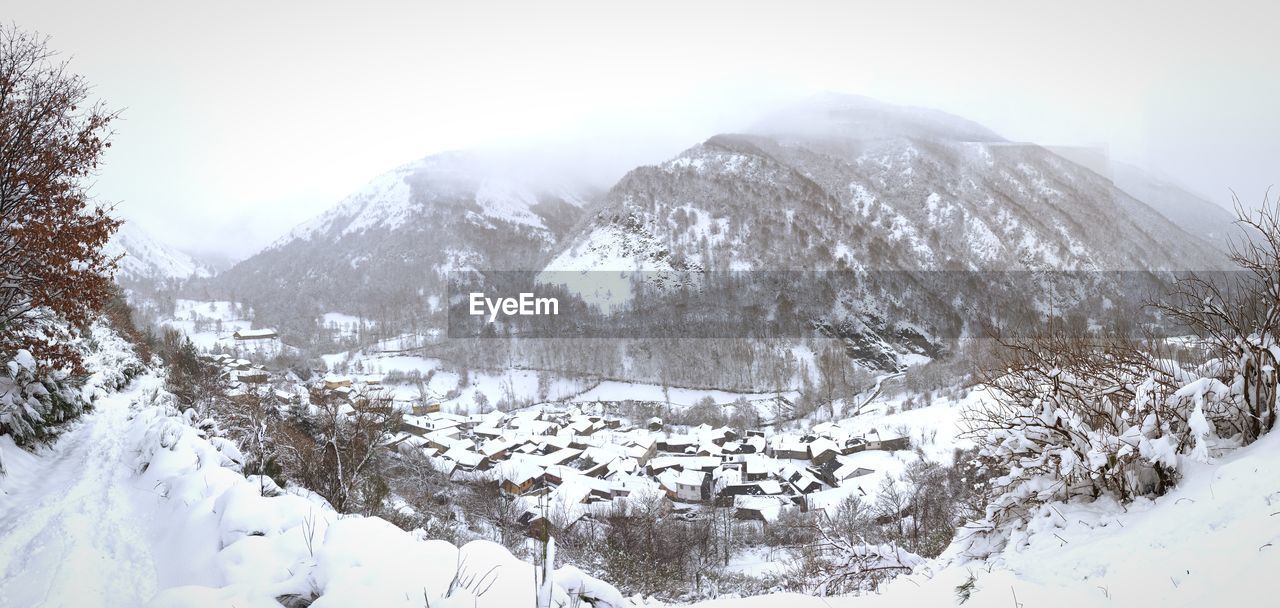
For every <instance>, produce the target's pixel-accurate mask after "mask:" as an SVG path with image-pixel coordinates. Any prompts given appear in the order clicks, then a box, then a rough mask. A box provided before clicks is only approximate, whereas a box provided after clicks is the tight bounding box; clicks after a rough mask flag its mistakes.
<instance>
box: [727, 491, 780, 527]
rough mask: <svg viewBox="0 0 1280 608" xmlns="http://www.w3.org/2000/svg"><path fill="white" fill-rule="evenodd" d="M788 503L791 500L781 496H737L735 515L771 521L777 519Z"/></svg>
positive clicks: (734, 499)
mask: <svg viewBox="0 0 1280 608" xmlns="http://www.w3.org/2000/svg"><path fill="white" fill-rule="evenodd" d="M788 504H790V501H788V500H787V499H786V498H783V497H781V496H735V497H733V516H734V518H735V519H745V520H750V521H762V522H765V523H771V522H774V521H777V519H778V516H780V515H782V509H783V507H785V506H787V505H788Z"/></svg>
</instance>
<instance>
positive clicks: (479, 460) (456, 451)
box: [444, 445, 491, 471]
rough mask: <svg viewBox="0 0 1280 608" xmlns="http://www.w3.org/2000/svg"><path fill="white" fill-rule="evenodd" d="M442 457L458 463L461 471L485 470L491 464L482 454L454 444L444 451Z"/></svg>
mask: <svg viewBox="0 0 1280 608" xmlns="http://www.w3.org/2000/svg"><path fill="white" fill-rule="evenodd" d="M444 457H445V458H448V459H450V460H452V461H454V462H456V463H458V468H459V469H462V470H463V471H485V470H488V469H489V466H490V465H491V463H490V461H489V459H488V458H486V457H485V455H484V454H481V453H479V452H474V451H472V450H469V449H467V448H465V447H463V446H460V445H458V446H454V447H453V448H450V449H449V451H447V452H445V453H444Z"/></svg>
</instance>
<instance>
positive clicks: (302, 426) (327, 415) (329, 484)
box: [276, 389, 401, 512]
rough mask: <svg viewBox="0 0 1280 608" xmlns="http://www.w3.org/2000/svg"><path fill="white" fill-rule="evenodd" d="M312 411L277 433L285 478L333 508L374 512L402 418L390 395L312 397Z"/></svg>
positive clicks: (321, 394)
mask: <svg viewBox="0 0 1280 608" xmlns="http://www.w3.org/2000/svg"><path fill="white" fill-rule="evenodd" d="M311 401H312V404H313V406H314V412H305V413H301V414H299V415H297V416H295V417H293V418H292V419H286V420H285V421H284V422H283V423H282V424H281V425H280V428H279V429H278V431H277V432H276V437H277V441H278V443H279V449H280V452H279V457H280V460H281V464H282V466H283V467H284V472H285V474H286V475H289V476H290V477H293V478H295V479H297V480H299V481H301V482H302V484H303V485H304V486H306V487H308V488H311V489H313V490H315V491H316V492H318V493H319V494H320V495H321V496H323V497H324V498H325V499H326V500H328V501H329V503H330V504H332V505H333V507H334V509H337V510H338V511H339V512H348V511H349V510H350V509H352V508H357V507H364V508H367V509H376V508H377V507H378V506H379V505H377V504H375V503H377V502H379V501H380V499H381V496H379V494H380V493H382V494H385V491H386V488H385V483H379V482H380V472H381V469H382V467H383V465H384V464H385V462H384V461H385V459H386V457H387V455H388V451H387V448H386V440H387V438H388V436H389V435H390V434H391V433H394V432H395V431H396V430H397V429H399V427H400V421H401V416H400V414H399V413H398V412H396V411H395V408H394V407H392V401H391V397H390V396H389V395H381V394H374V395H368V396H359V397H356V398H353V399H347V398H345V397H342V396H340V395H337V394H334V393H329V392H325V391H324V390H323V389H321V390H316V391H313V392H312V395H311ZM379 488H381V492H379Z"/></svg>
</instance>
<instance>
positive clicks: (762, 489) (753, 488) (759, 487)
mask: <svg viewBox="0 0 1280 608" xmlns="http://www.w3.org/2000/svg"><path fill="white" fill-rule="evenodd" d="M781 495H782V484H779V483H778V482H777V481H772V480H771V481H764V482H759V483H739V484H732V485H727V486H725V487H723V488H721V489H720V492H719V494H717V497H716V504H718V505H720V506H725V507H727V506H730V505H733V504H734V500H735V497H737V496H781Z"/></svg>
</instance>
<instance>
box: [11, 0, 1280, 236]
mask: <svg viewBox="0 0 1280 608" xmlns="http://www.w3.org/2000/svg"><path fill="white" fill-rule="evenodd" d="M1052 4H1053V6H1050V3H1042V2H1025V1H1020V2H1015V1H1010V2H981V1H976V2H954V1H946V2H910V1H894V2H886V1H883V0H877V1H874V2H855V1H848V0H843V1H837V0H832V1H826V2H796V1H791V2H770V3H764V2H762V3H753V2H743V1H741V0H739V1H735V2H723V3H722V2H708V1H699V2H657V1H653V0H648V1H645V2H634V3H626V4H624V3H622V2H602V1H593V2H580V3H579V2H572V3H570V2H554V1H541V2H529V1H518V2H494V1H489V2H486V1H478V2H476V1H472V2H457V1H450V2H384V1H368V0H364V1H361V2H288V1H280V0H275V1H272V2H262V1H255V2H242V1H231V2H227V1H222V2H204V3H193V2H100V1H98V0H80V1H76V2H64V1H59V0H40V1H38V2H31V1H22V2H14V1H13V0H0V15H3V16H4V18H5V19H11V20H13V21H14V22H15V23H17V24H18V25H19V26H20V27H23V28H27V29H34V30H38V31H40V32H42V33H45V34H49V35H51V36H52V45H53V46H54V47H55V48H57V49H60V50H62V51H63V52H65V53H66V54H68V55H71V56H72V58H73V63H72V66H73V68H74V69H75V70H76V71H78V72H79V73H81V74H84V75H85V76H86V77H87V78H88V79H89V80H90V81H91V82H92V83H94V85H95V86H96V92H97V93H98V94H99V95H100V96H101V97H103V98H105V99H106V100H107V101H108V102H109V103H110V104H112V105H114V106H116V107H122V108H124V115H123V116H124V118H123V120H122V121H120V122H119V124H117V125H116V131H117V134H116V137H115V140H114V144H115V147H114V148H113V149H112V150H111V152H110V153H109V155H108V157H107V159H106V164H105V166H104V168H103V170H102V173H101V175H100V177H99V178H98V182H97V185H96V188H95V192H96V193H97V195H98V196H99V197H100V198H102V199H105V200H109V201H118V202H119V203H120V204H119V207H118V209H119V211H120V213H121V214H122V215H124V216H125V217H127V218H129V219H132V220H134V221H136V222H137V223H139V224H140V225H142V227H143V228H145V229H146V230H148V231H150V232H151V233H152V234H153V235H154V236H156V237H157V238H159V239H160V240H162V241H164V242H168V243H170V244H173V245H176V246H178V247H180V248H183V249H186V250H189V251H195V252H202V253H208V252H223V253H226V254H230V255H234V256H237V257H243V256H245V255H248V254H251V253H253V252H254V251H256V250H257V249H258V248H260V247H261V246H263V245H265V244H267V243H269V242H270V241H272V240H274V239H275V238H277V237H279V236H280V235H281V234H283V233H284V232H286V231H287V230H288V229H289V228H290V227H292V226H293V225H295V224H297V223H300V222H302V221H304V220H306V219H307V218H309V217H311V216H313V215H316V214H318V213H320V212H322V211H323V210H325V209H326V208H328V207H329V206H331V205H333V204H334V203H336V202H337V201H338V200H339V199H341V198H342V197H343V196H344V195H345V194H347V193H349V192H350V191H352V190H354V189H356V188H358V187H359V186H360V185H362V184H363V183H364V182H365V181H367V180H368V179H370V178H372V177H373V176H375V175H377V174H379V173H382V172H384V171H386V170H388V169H391V168H393V167H395V166H396V165H399V164H401V163H403V162H406V161H409V160H413V159H416V158H420V157H422V156H425V155H427V154H429V153H432V152H438V151H442V150H448V149H456V148H468V147H476V146H493V145H508V146H509V145H514V146H523V147H525V148H534V147H539V148H540V147H547V148H548V149H553V153H552V154H551V156H552V157H557V158H563V159H575V158H576V159H582V161H583V162H584V163H585V164H587V165H588V166H589V168H590V169H591V171H592V172H593V174H595V175H608V174H610V173H611V172H618V171H622V170H623V169H625V168H626V167H629V166H631V165H634V164H638V163H642V162H654V161H657V160H661V159H662V158H663V157H665V156H668V155H670V154H673V153H675V152H677V151H679V150H681V149H683V148H685V147H687V146H688V145H691V144H693V143H696V142H697V141H700V140H701V139H704V138H705V137H707V136H709V135H711V134H714V133H716V132H721V131H731V130H735V129H738V128H742V127H743V126H745V125H748V124H750V123H751V122H753V120H754V118H756V117H757V116H758V115H759V114H762V113H764V112H765V111H766V110H768V109H769V108H772V107H775V106H776V105H779V104H781V103H784V102H786V101H788V100H791V99H794V98H798V97H801V96H804V95H807V94H811V93H814V92H819V91H839V92H848V93H856V94H862V95H867V96H871V97H875V98H879V99H881V100H884V101H889V102H895V103H905V104H911V105H920V106H927V107H934V108H938V109H942V110H946V111H949V112H952V113H955V114H959V115H961V116H964V117H966V118H969V119H972V120H975V121H977V122H979V123H982V124H984V125H986V126H988V127H990V128H992V129H994V130H995V131H997V132H999V133H1000V134H1002V135H1004V136H1005V137H1007V138H1010V139H1014V140H1019V141H1032V142H1036V143H1041V144H1049V145H1067V146H1100V147H1102V148H1104V149H1105V150H1107V151H1109V152H1110V154H1112V155H1113V156H1115V157H1117V158H1119V159H1122V160H1125V161H1128V162H1132V163H1135V164H1138V165H1140V166H1143V167H1146V168H1149V169H1154V170H1156V171H1158V172H1160V173H1162V174H1165V175H1168V176H1172V177H1173V178H1175V179H1177V180H1179V181H1180V182H1182V183H1184V184H1185V185H1187V186H1189V187H1191V188H1193V189H1195V190H1197V191H1199V192H1202V193H1203V194H1205V195H1207V196H1209V197H1211V198H1213V199H1214V200H1216V201H1218V202H1219V203H1223V204H1227V203H1229V191H1228V188H1233V189H1235V190H1236V191H1237V192H1238V193H1239V194H1240V196H1241V197H1242V198H1244V199H1246V201H1251V200H1256V199H1260V198H1261V196H1262V192H1263V190H1264V189H1265V188H1266V187H1267V186H1269V185H1271V184H1273V183H1275V182H1276V181H1277V179H1278V178H1280V160H1278V159H1280V111H1277V110H1276V107H1277V103H1280V70H1278V69H1277V65H1276V58H1277V57H1280V36H1277V35H1276V34H1275V28H1276V27H1277V25H1278V24H1280V19H1277V17H1280V10H1277V9H1276V8H1274V6H1275V3H1272V2H1262V1H1256V2H1221V1H1217V2H1212V3H1210V2H1204V3H1200V6H1194V7H1192V6H1178V7H1173V6H1171V3H1166V2H1115V1H1109V2H1093V1H1083V2H1082V1H1076V2H1069V3H1066V2H1064V3H1052ZM1180 4H1187V3H1180ZM553 143H554V145H553Z"/></svg>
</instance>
